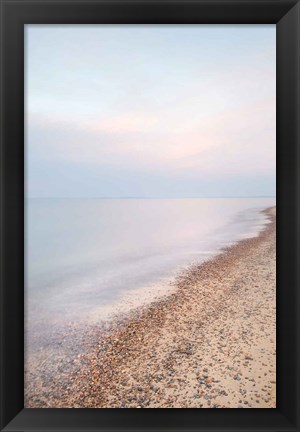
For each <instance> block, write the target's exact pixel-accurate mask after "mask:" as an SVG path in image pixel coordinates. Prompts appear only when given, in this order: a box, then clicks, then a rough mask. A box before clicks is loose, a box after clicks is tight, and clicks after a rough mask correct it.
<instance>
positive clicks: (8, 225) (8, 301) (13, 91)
mask: <svg viewBox="0 0 300 432" xmlns="http://www.w3.org/2000/svg"><path fill="white" fill-rule="evenodd" d="M0 3H1V157H0V160H1V168H0V172H1V233H0V234H1V237H0V238H1V260H0V262H1V270H0V274H1V300H0V302H1V389H0V390H1V419H0V422H1V424H0V426H1V430H3V431H10V432H13V431H37V430H38V431H46V430H47V431H64V430H68V431H73V430H74V431H75V430H76V431H81V430H82V431H90V430H93V431H95V430H99V431H113V430H114V431H119V430H120V431H121V430H122V431H123V430H131V431H137V430H147V431H154V430H155V431H161V430H199V431H223V430H241V431H246V430H247V431H264V430H268V431H276V432H279V431H286V432H289V431H290V432H292V431H299V430H300V427H299V424H300V422H299V414H300V412H299V407H300V399H299V390H300V385H299V384H300V382H299V375H300V374H299V372H300V364H299V354H300V350H299V348H300V344H299V336H300V331H299V330H300V329H299V315H300V308H299V299H300V295H299V268H300V267H299V245H300V244H299V216H300V215H299V184H300V183H299V180H300V175H299V174H300V163H299V162H300V148H299V118H300V117H299V115H300V110H299V100H300V99H299V96H300V94H299V90H300V88H299V69H300V66H299V65H300V63H299V60H300V48H299V46H300V45H299V42H300V39H299V34H300V33H299V32H300V24H299V18H300V5H299V1H295V0H194V1H189V0H186V1H184V0H179V1H178V0H161V1H156V0H152V1H143V0H135V1H128V0H123V1H115V0H110V1H101V0H65V1H63V0H58V1H57V0H44V1H41V0H0ZM38 23H40V24H42V23H47V24H50V23H53V24H54V23H56V24H58V23H62V24H71V23H72V24H80V23H94V24H95V23H107V24H110V23H115V24H122V23H131V24H155V23H160V24H181V23H184V24H197V23H198V24H209V23H210V24H226V23H227V24H235V23H236V24H237V23H239V24H270V23H276V28H277V48H276V49H277V53H276V55H277V126H276V129H277V130H276V133H277V408H276V409H246V410H241V409H181V410H180V409H179V410H178V409H155V410H151V409H147V410H132V409H123V410H122V409H24V407H23V390H24V388H23V376H24V361H23V355H24V342H23V335H24V323H23V317H24V314H23V306H24V24H38Z"/></svg>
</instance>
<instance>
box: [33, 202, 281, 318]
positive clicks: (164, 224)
mask: <svg viewBox="0 0 300 432" xmlns="http://www.w3.org/2000/svg"><path fill="white" fill-rule="evenodd" d="M273 205H275V199H273V198H260V199H258V198H257V199H29V200H28V201H27V203H26V239H25V243H26V246H25V256H26V283H25V285H26V286H25V307H26V311H25V318H26V322H27V324H29V325H31V324H32V325H34V324H35V322H38V321H39V320H40V321H41V320H42V321H43V322H49V324H51V322H52V321H53V320H55V322H59V321H61V322H63V321H64V320H66V319H68V320H78V319H82V320H86V321H89V320H90V319H91V317H93V319H95V318H96V319H99V320H101V319H102V318H104V311H105V310H106V309H105V308H110V309H111V310H112V311H113V309H114V305H116V304H118V302H119V301H120V300H121V299H122V298H123V297H125V296H126V295H127V294H128V293H131V298H133V297H136V298H140V299H142V297H143V293H144V289H145V287H147V288H148V291H151V290H152V291H153V293H154V292H155V290H156V289H157V287H160V289H161V288H162V287H163V286H164V284H166V283H167V281H169V279H170V278H172V277H174V276H175V275H176V273H178V272H179V271H180V270H182V269H183V268H184V267H185V266H187V265H190V264H192V263H195V262H201V261H203V260H205V259H208V258H209V257H211V256H212V255H214V254H216V253H217V252H218V251H220V250H221V248H223V247H224V246H227V245H230V244H232V243H234V242H236V241H238V240H240V239H243V238H247V237H251V236H254V235H256V234H257V233H258V232H259V231H260V230H261V229H262V228H263V226H264V225H265V223H266V222H267V219H266V217H265V215H264V214H262V213H261V210H263V209H265V208H266V207H270V206H273ZM166 286H167V285H166ZM102 315H103V316H102Z"/></svg>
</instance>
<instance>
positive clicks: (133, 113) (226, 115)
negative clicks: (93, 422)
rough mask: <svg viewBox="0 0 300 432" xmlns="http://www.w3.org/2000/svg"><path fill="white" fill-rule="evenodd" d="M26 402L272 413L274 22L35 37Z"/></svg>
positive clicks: (68, 30)
mask: <svg viewBox="0 0 300 432" xmlns="http://www.w3.org/2000/svg"><path fill="white" fill-rule="evenodd" d="M24 48H25V71H24V72H25V95H24V96H25V251H24V255H25V286H24V291H25V311H24V313H25V334H24V341H25V355H24V368H25V376H24V383H25V384H24V386H25V389H24V405H25V408H199V409H201V408H219V409H221V408H276V26H275V25H252V24H251V25H72V24H71V25H54V24H50V25H40V24H39V25H37V24H30V25H26V26H25V47H24Z"/></svg>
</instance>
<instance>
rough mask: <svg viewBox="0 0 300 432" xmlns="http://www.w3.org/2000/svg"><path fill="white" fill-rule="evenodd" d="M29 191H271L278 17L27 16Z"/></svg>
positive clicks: (78, 193)
mask: <svg viewBox="0 0 300 432" xmlns="http://www.w3.org/2000/svg"><path fill="white" fill-rule="evenodd" d="M25 37H26V39H25V54H26V55H25V80H26V82H25V88H26V92H25V117H26V118H25V125H26V136H25V145H26V158H27V161H26V193H27V196H29V197H202V196H204V197H207V196H213V197H214V196H257V195H258V196H260V195H275V178H276V172H275V163H276V135H275V132H276V127H275V125H276V106H275V99H276V93H275V84H276V67H275V65H276V54H275V51H276V27H275V25H264V26H262V25H259V26H258V25H232V26H231V25H223V26H221V25H192V26H191V25H188V26H187V25H180V26H179V25H178V26H177V25H160V26H157V25H148V26H146V25H123V26H120V25H64V26H63V25H27V26H26V34H25Z"/></svg>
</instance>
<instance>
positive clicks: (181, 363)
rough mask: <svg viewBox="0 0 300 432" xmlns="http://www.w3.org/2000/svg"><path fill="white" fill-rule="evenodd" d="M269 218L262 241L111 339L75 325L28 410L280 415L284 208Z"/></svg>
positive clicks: (140, 313)
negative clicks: (279, 253) (279, 256)
mask: <svg viewBox="0 0 300 432" xmlns="http://www.w3.org/2000/svg"><path fill="white" fill-rule="evenodd" d="M267 214H268V216H269V218H270V220H271V223H270V224H268V225H267V227H266V228H265V229H264V231H262V232H261V233H260V235H259V236H258V237H255V238H252V239H248V240H244V241H241V242H239V243H238V244H237V245H235V246H232V247H230V248H229V249H228V250H226V251H224V253H222V254H220V255H218V256H217V257H215V258H214V259H212V260H210V261H207V262H206V263H204V264H201V265H199V266H193V267H192V268H190V269H188V270H187V271H186V272H184V273H182V274H181V275H180V276H179V277H178V278H177V280H176V283H175V285H176V289H175V290H174V292H172V293H171V294H169V295H168V296H166V297H165V298H162V299H161V300H160V301H158V302H155V303H153V304H151V305H150V306H145V307H143V308H139V310H136V311H134V312H133V313H132V314H131V315H130V317H129V318H128V317H127V318H125V319H124V320H123V321H122V322H118V323H117V324H116V326H115V327H114V328H113V329H109V330H108V331H107V332H104V331H103V328H100V327H99V326H98V327H97V326H90V327H86V328H85V329H83V330H82V331H80V332H78V329H77V328H76V325H75V326H74V325H73V326H71V325H70V327H69V328H68V329H65V331H64V333H63V334H62V335H60V338H61V339H60V341H58V346H57V347H56V348H53V347H51V350H48V349H46V348H44V349H42V350H40V351H39V352H36V353H35V354H34V355H33V356H31V358H30V362H28V363H27V365H25V369H26V372H25V407H36V408H41V407H51V408H59V407H61V408H63V407H70V408H71V407H77V408H79V407H81V408H83V407H86V408H87V407H91V408H92V407H94V408H105V407H107V408H120V407H123V408H173V407H176V408H275V407H276V238H275V232H276V221H275V215H276V211H275V208H273V209H269V210H267ZM71 341H72V343H71ZM74 341H76V343H74ZM74 346H76V349H74Z"/></svg>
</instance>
